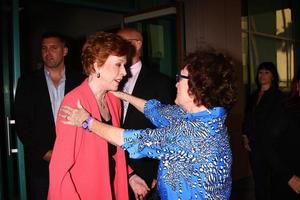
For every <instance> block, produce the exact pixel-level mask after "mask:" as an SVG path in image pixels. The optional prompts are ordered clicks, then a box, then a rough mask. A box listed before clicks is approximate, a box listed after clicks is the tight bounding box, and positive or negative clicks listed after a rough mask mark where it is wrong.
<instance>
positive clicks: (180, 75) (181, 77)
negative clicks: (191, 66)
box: [176, 74, 190, 82]
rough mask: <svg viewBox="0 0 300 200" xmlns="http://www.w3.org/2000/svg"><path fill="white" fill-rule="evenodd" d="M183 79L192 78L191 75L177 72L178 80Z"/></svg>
mask: <svg viewBox="0 0 300 200" xmlns="http://www.w3.org/2000/svg"><path fill="white" fill-rule="evenodd" d="M181 79H190V77H189V76H185V75H182V74H176V82H179V81H180V80H181Z"/></svg>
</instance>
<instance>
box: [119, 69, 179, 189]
mask: <svg viewBox="0 0 300 200" xmlns="http://www.w3.org/2000/svg"><path fill="white" fill-rule="evenodd" d="M132 95H134V96H137V97H140V98H143V99H146V100H149V99H158V100H159V101H161V102H162V103H168V104H173V103H174V97H175V87H174V84H173V83H172V81H171V80H170V79H169V78H168V77H167V76H165V75H163V74H161V73H159V72H156V71H152V70H150V69H148V68H147V67H146V66H144V65H143V66H142V69H141V71H140V74H139V76H138V78H137V81H136V83H135V86H134V89H133V92H132ZM123 128H125V129H145V128H155V127H154V126H153V125H152V123H151V122H150V121H149V120H148V119H147V118H145V117H144V115H143V113H141V112H139V111H138V110H137V109H135V108H134V107H133V106H132V105H130V104H129V106H128V110H127V114H126V117H125V121H124V123H123ZM129 165H130V166H131V167H132V168H133V170H134V171H135V173H136V174H137V175H139V176H140V177H142V178H143V179H144V180H145V181H146V183H147V184H148V185H149V186H151V182H152V180H153V178H156V175H157V168H158V161H157V160H153V159H150V158H142V159H129Z"/></svg>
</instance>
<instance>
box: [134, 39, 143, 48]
mask: <svg viewBox="0 0 300 200" xmlns="http://www.w3.org/2000/svg"><path fill="white" fill-rule="evenodd" d="M135 45H136V49H137V51H140V50H141V48H142V45H143V42H142V41H141V40H137V41H136V43H135Z"/></svg>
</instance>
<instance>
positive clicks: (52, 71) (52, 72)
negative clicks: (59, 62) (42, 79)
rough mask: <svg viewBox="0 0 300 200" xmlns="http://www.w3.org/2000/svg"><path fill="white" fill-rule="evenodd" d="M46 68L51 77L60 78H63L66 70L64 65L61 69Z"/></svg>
mask: <svg viewBox="0 0 300 200" xmlns="http://www.w3.org/2000/svg"><path fill="white" fill-rule="evenodd" d="M45 68H46V70H47V71H48V72H49V73H50V75H51V76H59V77H61V76H62V74H63V72H64V70H65V66H64V65H63V66H61V67H55V68H52V67H47V66H45Z"/></svg>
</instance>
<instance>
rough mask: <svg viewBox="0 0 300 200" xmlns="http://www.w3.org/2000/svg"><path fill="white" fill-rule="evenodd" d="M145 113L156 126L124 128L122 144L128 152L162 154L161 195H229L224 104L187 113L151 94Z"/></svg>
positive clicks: (184, 197)
mask: <svg viewBox="0 0 300 200" xmlns="http://www.w3.org/2000/svg"><path fill="white" fill-rule="evenodd" d="M144 113H145V115H146V117H147V118H149V119H150V120H151V121H152V123H153V124H155V125H156V126H157V127H158V128H157V129H146V130H125V131H124V144H123V146H122V148H124V149H126V150H127V151H128V152H129V154H130V157H131V158H141V157H150V158H156V159H159V160H160V165H159V170H158V177H157V178H158V190H159V193H160V196H161V199H162V200H166V199H168V200H177V199H180V200H190V199H205V200H209V199H213V200H218V199H222V200H223V199H229V198H230V191H231V163H232V155H231V150H230V144H229V138H228V135H227V128H226V127H225V125H224V123H225V119H226V112H225V110H224V109H223V108H221V107H215V108H213V109H210V110H207V111H202V112H198V113H186V112H185V111H184V110H183V109H182V108H181V107H179V106H177V105H162V104H160V102H158V101H156V100H149V101H147V103H146V105H145V108H144Z"/></svg>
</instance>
